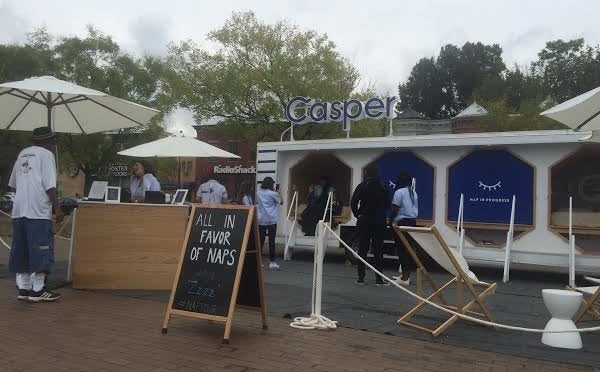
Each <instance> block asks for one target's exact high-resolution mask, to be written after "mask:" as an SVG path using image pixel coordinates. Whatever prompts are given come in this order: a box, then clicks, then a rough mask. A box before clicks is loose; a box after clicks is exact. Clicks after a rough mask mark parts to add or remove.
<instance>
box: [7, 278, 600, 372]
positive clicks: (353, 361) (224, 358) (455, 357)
mask: <svg viewBox="0 0 600 372" xmlns="http://www.w3.org/2000/svg"><path fill="white" fill-rule="evenodd" d="M62 294H63V299H62V300H61V301H60V302H58V303H46V304H31V303H23V302H18V301H17V300H16V299H15V290H14V283H13V282H12V281H11V280H7V279H1V280H0V297H1V298H2V299H3V301H1V302H0V327H1V329H2V330H3V332H2V336H3V340H2V342H1V343H0V355H2V357H1V358H0V371H31V370H35V371H46V370H47V371H168V370H176V371H223V372H242V371H324V372H325V371H327V372H328V371H440V370H447V371H454V370H459V369H460V370H464V369H469V370H474V371H512V370H519V371H521V370H524V369H526V370H529V371H584V370H585V371H593V370H596V371H600V369H593V368H589V367H583V366H577V365H570V364H561V363H554V362H546V361H540V360H534V359H527V358H519V357H514V356H509V355H504V354H496V353H491V352H485V351H478V350H472V349H466V348H462V347H455V346H449V345H443V344H436V343H431V342H426V341H420V340H412V339H406V338H401V337H393V336H387V335H383V334H378V333H372V332H364V331H359V330H351V329H345V328H339V329H337V330H335V331H300V330H295V329H292V328H290V327H289V326H288V324H289V321H288V320H285V319H281V318H274V317H270V318H269V330H267V331H263V330H262V329H261V324H260V318H259V315H258V314H257V313H253V312H248V311H238V312H236V318H235V321H234V326H233V331H232V335H231V344H230V345H227V346H225V345H221V340H222V337H223V326H221V325H218V324H215V323H210V322H208V321H204V320H198V319H192V318H183V317H173V318H172V319H171V322H170V324H169V333H168V334H166V335H163V334H161V332H160V328H161V322H162V317H163V314H164V310H165V306H166V304H165V303H162V302H157V301H149V300H143V299H136V298H130V297H122V296H115V295H111V294H105V293H97V292H87V291H76V290H72V289H62Z"/></svg>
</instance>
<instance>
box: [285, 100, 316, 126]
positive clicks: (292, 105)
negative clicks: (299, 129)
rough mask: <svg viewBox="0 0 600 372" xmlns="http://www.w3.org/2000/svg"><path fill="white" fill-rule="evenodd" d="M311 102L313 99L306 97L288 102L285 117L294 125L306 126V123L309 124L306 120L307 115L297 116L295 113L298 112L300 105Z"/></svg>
mask: <svg viewBox="0 0 600 372" xmlns="http://www.w3.org/2000/svg"><path fill="white" fill-rule="evenodd" d="M310 102H311V99H309V98H304V97H294V98H292V99H291V100H290V101H289V102H288V104H287V106H286V107H285V116H286V117H287V119H288V120H289V121H290V122H292V123H293V124H304V123H306V122H308V120H307V118H306V114H302V115H300V116H296V113H295V111H296V108H297V107H298V105H300V104H301V103H303V104H304V105H306V104H308V103H310Z"/></svg>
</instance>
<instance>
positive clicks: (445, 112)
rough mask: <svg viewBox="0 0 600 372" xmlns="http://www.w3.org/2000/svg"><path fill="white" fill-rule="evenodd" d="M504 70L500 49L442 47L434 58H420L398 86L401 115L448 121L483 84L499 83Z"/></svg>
mask: <svg viewBox="0 0 600 372" xmlns="http://www.w3.org/2000/svg"><path fill="white" fill-rule="evenodd" d="M505 69H506V67H505V65H504V62H503V61H502V48H500V46H499V45H497V44H493V45H484V44H482V43H471V42H467V43H465V44H464V45H463V46H462V48H458V47H457V46H455V45H451V44H448V45H445V46H443V47H442V48H441V49H440V54H439V55H438V56H437V58H433V57H432V58H423V59H421V60H420V61H419V62H417V64H416V65H415V66H414V67H413V69H412V71H411V74H410V76H409V77H408V80H407V81H406V82H405V83H401V84H400V85H399V86H398V93H399V96H400V100H401V101H400V104H399V107H398V109H399V110H400V111H402V110H406V109H413V110H416V111H418V112H421V113H423V114H425V115H426V116H428V117H430V118H448V117H452V116H454V115H456V114H457V113H458V112H460V111H461V110H462V109H464V108H465V107H466V106H467V101H468V100H469V99H471V97H472V95H473V92H474V91H475V90H476V89H477V88H478V87H480V86H481V85H482V84H483V82H484V81H499V80H501V79H502V73H503V72H504V70H505Z"/></svg>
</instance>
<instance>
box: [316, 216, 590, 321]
mask: <svg viewBox="0 0 600 372" xmlns="http://www.w3.org/2000/svg"><path fill="white" fill-rule="evenodd" d="M325 226H326V229H328V230H329V233H331V234H333V236H334V237H335V238H336V239H338V240H339V241H340V243H342V245H343V246H344V247H345V248H346V249H348V250H349V251H350V252H352V254H353V255H354V256H355V257H356V258H357V259H359V260H360V261H361V262H362V263H364V264H365V266H366V267H368V268H369V269H371V270H372V271H374V272H375V273H376V274H378V275H381V276H382V277H383V278H384V279H385V280H387V281H388V282H390V283H391V284H393V285H394V286H396V288H398V289H400V290H402V291H404V292H405V293H406V294H408V295H409V296H411V297H414V298H416V299H418V300H419V301H422V302H425V303H426V304H428V305H431V306H432V307H435V308H436V309H438V310H441V311H444V312H446V313H448V314H452V315H456V316H457V317H459V318H461V319H463V320H468V321H471V322H474V323H479V324H483V325H486V326H490V327H495V328H502V329H507V330H511V331H520V332H529V333H573V332H579V333H585V332H596V331H600V326H597V327H589V328H578V329H575V330H560V331H546V330H543V329H540V328H526V327H519V326H511V325H507V324H502V323H495V322H489V321H487V320H481V319H477V318H474V317H472V316H469V315H465V314H461V313H457V312H455V311H452V310H450V309H447V308H445V307H443V306H440V305H438V304H436V303H435V302H432V301H430V300H428V299H426V298H423V297H421V296H419V295H418V294H416V293H414V292H412V291H410V290H408V289H406V288H404V287H403V286H401V285H400V284H398V283H396V281H395V280H393V279H390V278H388V277H387V276H386V275H385V274H383V273H382V272H380V271H379V270H377V269H375V267H373V266H372V265H371V264H370V263H368V262H367V261H366V260H365V259H363V258H362V257H361V256H360V255H359V254H358V253H356V252H355V251H354V250H353V249H352V248H350V246H349V245H348V244H346V242H344V241H343V240H342V238H340V236H339V235H337V234H336V233H335V231H333V230H332V229H331V228H330V227H329V226H327V225H326V224H325Z"/></svg>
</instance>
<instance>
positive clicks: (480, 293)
mask: <svg viewBox="0 0 600 372" xmlns="http://www.w3.org/2000/svg"><path fill="white" fill-rule="evenodd" d="M394 229H395V233H396V234H397V235H398V237H399V238H400V240H401V241H402V243H403V244H404V246H405V247H406V248H407V250H408V253H409V254H410V255H411V256H412V258H413V259H414V261H415V264H416V266H417V293H418V294H419V295H420V296H421V297H423V279H425V280H426V281H427V282H428V283H429V286H430V287H431V289H432V291H433V293H432V294H431V295H429V297H427V300H429V301H435V302H436V303H439V304H440V305H441V306H443V307H445V308H448V309H451V310H454V311H455V312H457V313H460V314H466V315H469V316H473V317H477V318H479V319H483V320H488V321H490V322H493V321H494V318H493V317H492V315H491V314H490V311H489V310H488V308H487V307H486V306H485V304H484V303H483V301H484V299H485V297H487V296H489V295H492V294H494V292H495V291H496V283H486V282H482V281H480V280H479V279H477V276H475V274H473V272H472V271H470V270H469V265H468V264H467V261H465V259H464V257H463V256H462V255H461V254H460V253H458V252H457V251H456V250H454V249H452V248H450V247H448V244H446V242H445V241H444V239H443V238H442V236H441V235H440V233H439V231H438V230H437V229H436V228H435V226H433V227H408V226H396V225H394ZM403 232H405V233H407V234H410V236H411V237H412V238H413V239H414V240H415V241H416V242H417V243H418V244H419V245H420V246H421V248H423V250H424V251H425V252H426V253H427V254H428V255H429V256H430V257H431V258H432V259H433V260H435V261H436V262H437V263H438V264H439V265H440V266H441V267H442V268H444V269H445V270H446V271H447V272H448V273H450V274H451V275H453V276H454V277H453V278H452V279H451V280H449V281H448V282H446V283H445V284H443V285H442V286H440V287H438V285H436V283H435V282H434V281H433V279H432V278H431V275H430V274H429V272H427V269H426V268H425V267H424V266H423V264H422V262H421V260H419V258H418V257H417V255H416V253H415V251H414V249H413V247H411V245H410V244H409V242H408V239H407V238H406V237H405V236H404V234H403ZM453 284H456V304H449V303H448V301H447V300H446V298H445V297H444V292H445V291H447V290H448V289H449V288H451V286H452V285H453ZM465 287H466V294H467V296H468V295H469V293H470V294H471V297H472V299H471V300H468V298H467V299H465ZM476 287H477V288H476ZM467 301H468V302H467ZM426 305H427V304H426V303H425V302H424V301H419V302H418V303H417V305H416V306H415V307H414V308H412V309H411V310H410V311H409V312H407V313H406V314H405V315H404V316H402V317H401V318H400V319H398V323H400V324H403V325H406V326H409V327H413V328H416V329H420V330H422V331H426V332H429V333H431V334H432V335H433V336H438V335H439V334H441V333H442V332H444V331H445V330H446V329H447V328H448V327H450V326H451V325H452V324H453V323H454V322H456V321H457V320H458V319H460V318H459V317H458V316H457V315H451V316H450V317H449V318H448V319H447V320H446V321H444V322H443V323H442V324H441V325H439V326H438V327H437V328H435V329H429V328H426V327H423V326H420V325H417V324H415V323H411V322H410V319H411V318H412V317H413V316H414V315H416V314H417V313H418V312H420V311H421V310H422V309H423V308H424V307H425V306H426ZM475 305H477V306H478V307H479V309H480V310H481V312H475V311H472V310H471V308H472V307H473V306H475Z"/></svg>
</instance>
